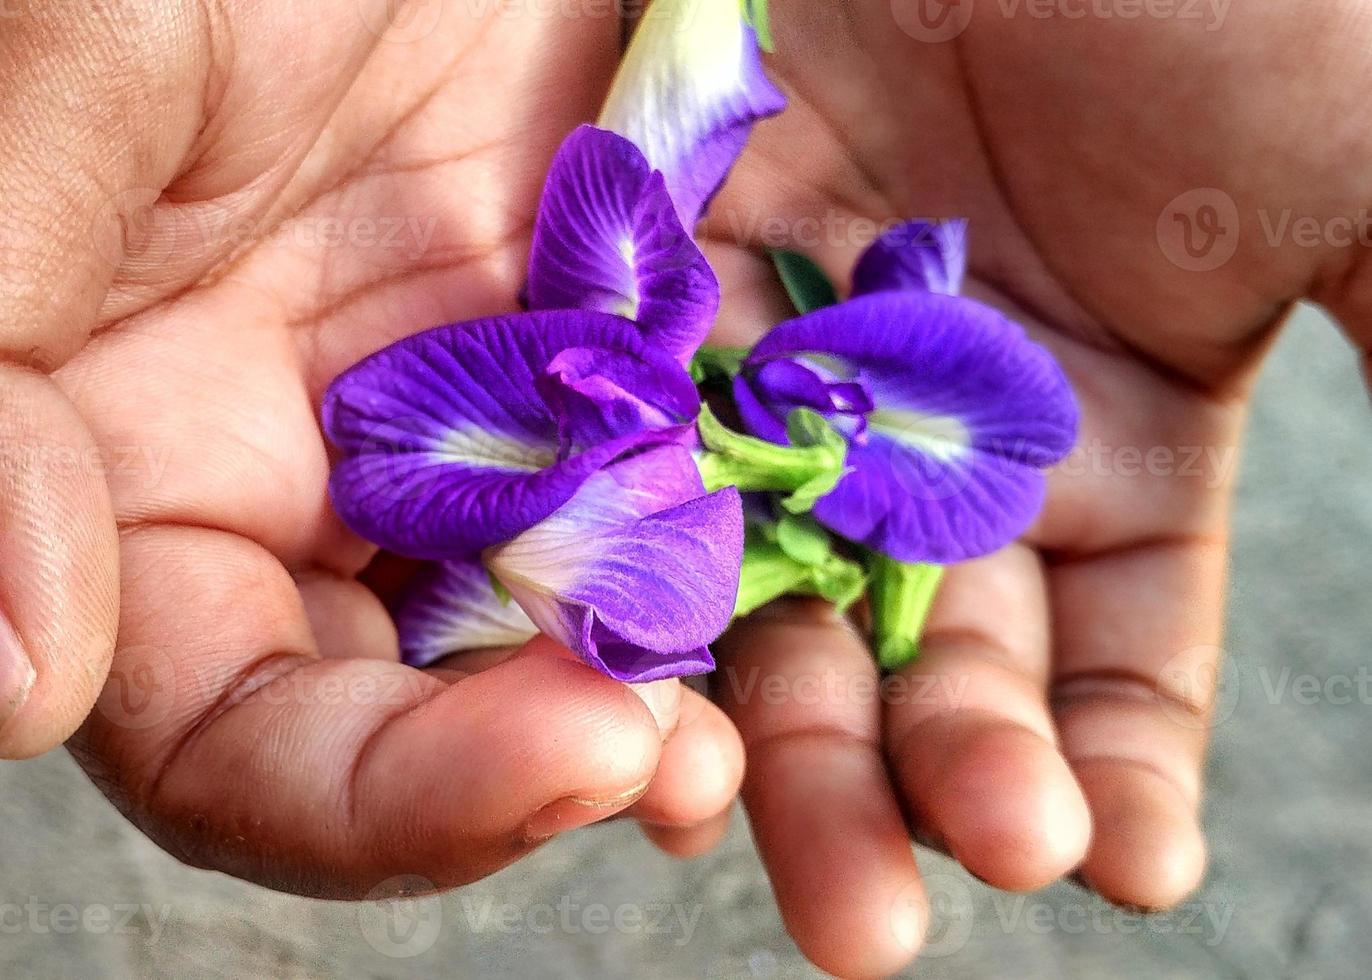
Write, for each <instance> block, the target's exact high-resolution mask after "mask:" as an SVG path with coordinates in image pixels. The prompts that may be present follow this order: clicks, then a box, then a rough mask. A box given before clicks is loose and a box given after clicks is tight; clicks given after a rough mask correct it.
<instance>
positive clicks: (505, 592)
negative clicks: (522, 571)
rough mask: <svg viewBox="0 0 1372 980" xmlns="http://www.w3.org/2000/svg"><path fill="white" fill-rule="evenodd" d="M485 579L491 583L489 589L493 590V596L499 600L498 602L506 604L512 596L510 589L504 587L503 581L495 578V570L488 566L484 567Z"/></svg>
mask: <svg viewBox="0 0 1372 980" xmlns="http://www.w3.org/2000/svg"><path fill="white" fill-rule="evenodd" d="M486 580H487V581H489V582H490V583H491V591H492V592H494V593H495V597H496V598H497V599H499V600H500V604H501V605H502V606H508V605H509V604H510V601H511V600H512V599H513V598H514V596H512V595H510V590H509V589H507V588H505V583H504V582H502V581H500V579H498V578H496V577H495V572H493V571H491V570H490V569H489V568H488V569H486Z"/></svg>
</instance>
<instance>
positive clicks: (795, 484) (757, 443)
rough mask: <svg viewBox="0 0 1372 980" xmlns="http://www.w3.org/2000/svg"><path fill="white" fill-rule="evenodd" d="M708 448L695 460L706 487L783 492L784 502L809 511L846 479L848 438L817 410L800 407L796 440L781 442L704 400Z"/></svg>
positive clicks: (793, 425)
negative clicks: (734, 423) (751, 431)
mask: <svg viewBox="0 0 1372 980" xmlns="http://www.w3.org/2000/svg"><path fill="white" fill-rule="evenodd" d="M697 428H698V429H699V431H700V441H701V442H702V443H704V444H705V449H706V451H705V452H703V453H701V454H700V456H699V457H698V458H697V460H696V465H697V466H698V467H699V468H700V477H701V479H702V480H703V481H704V483H705V489H706V490H707V491H710V492H713V491H715V490H718V489H720V488H722V487H738V489H739V490H742V491H745V492H748V491H767V492H770V493H784V494H788V496H786V497H784V498H783V499H782V501H781V506H782V507H784V508H786V510H787V511H789V512H791V513H793V514H804V513H808V512H809V511H810V510H811V509H812V508H813V507H814V505H815V501H817V500H819V498H820V497H823V496H824V495H825V494H827V493H828V492H829V491H831V490H833V489H834V487H835V486H836V485H837V484H838V481H839V480H840V479H842V477H843V473H844V463H845V461H846V460H847V458H848V442H847V440H846V439H844V438H843V436H842V435H840V434H839V433H838V432H836V431H835V430H834V428H833V426H831V425H829V423H828V422H826V421H825V419H824V417H823V416H822V415H820V414H819V413H818V412H815V411H812V410H810V409H808V408H797V409H795V410H793V411H792V412H791V415H790V417H789V418H788V421H787V433H788V435H789V437H790V438H791V440H792V443H793V445H790V446H781V445H777V444H776V443H774V442H768V441H767V440H765V439H757V438H755V437H753V436H747V435H744V434H743V433H741V432H735V431H733V430H732V429H730V428H728V427H726V426H725V425H724V424H723V423H722V422H720V421H719V419H717V418H715V416H714V413H713V412H711V411H710V408H709V406H708V405H704V406H701V409H700V418H699V420H698V421H697Z"/></svg>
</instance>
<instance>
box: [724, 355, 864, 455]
mask: <svg viewBox="0 0 1372 980" xmlns="http://www.w3.org/2000/svg"><path fill="white" fill-rule="evenodd" d="M734 396H735V400H736V401H737V403H738V407H739V414H740V415H742V416H743V419H744V421H745V423H746V424H747V425H748V427H749V430H750V431H751V432H753V434H755V435H758V436H761V437H762V438H764V439H770V440H771V441H773V442H782V443H784V442H786V418H785V414H781V415H776V414H773V411H772V407H773V406H783V405H784V406H786V413H789V412H790V410H791V409H795V408H809V409H813V410H814V411H816V412H819V413H820V414H821V415H823V416H824V417H825V418H826V419H828V420H829V421H830V423H831V424H833V426H834V427H835V428H836V429H837V430H838V431H839V432H842V433H843V434H844V435H846V436H848V437H849V438H850V439H851V438H855V437H858V436H860V435H861V434H862V432H863V431H864V430H865V429H866V427H867V421H866V417H867V413H868V412H870V411H871V410H872V409H873V408H874V407H875V406H874V405H873V402H872V395H871V392H869V391H868V390H867V386H866V385H865V384H864V383H863V382H862V381H861V380H859V379H855V378H840V377H836V376H835V375H834V374H833V373H832V372H830V371H827V370H825V368H824V366H823V365H822V364H816V363H808V362H806V363H802V360H800V359H796V360H793V359H791V358H777V359H775V360H770V361H765V362H762V363H761V364H760V365H759V366H758V367H757V368H756V370H752V371H746V372H744V373H741V374H739V376H738V377H737V378H735V379H734Z"/></svg>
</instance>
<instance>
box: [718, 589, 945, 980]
mask: <svg viewBox="0 0 1372 980" xmlns="http://www.w3.org/2000/svg"><path fill="white" fill-rule="evenodd" d="M718 647H719V651H720V654H721V665H722V666H721V669H720V670H719V671H718V672H717V673H716V675H715V694H716V697H717V698H718V699H719V701H720V703H721V705H722V706H723V707H724V709H725V711H726V713H728V715H729V716H730V718H732V719H733V721H734V724H736V725H737V726H738V729H739V732H740V733H741V735H742V736H743V744H744V747H745V750H746V752H747V754H748V769H747V772H746V774H745V776H744V780H743V802H744V805H745V806H746V808H747V810H748V816H749V819H750V821H751V823H752V828H753V836H754V838H755V839H756V841H757V846H758V851H759V853H760V854H761V855H762V860H763V862H764V864H766V866H767V873H768V875H769V876H770V877H771V880H772V888H773V890H774V891H775V892H776V897H777V903H778V905H779V906H780V908H781V914H782V918H783V920H784V921H785V923H786V927H787V929H788V931H789V932H790V933H791V935H792V936H793V937H794V938H795V941H796V943H797V944H798V945H799V946H800V948H801V949H802V950H803V951H804V952H805V954H806V955H807V956H808V957H809V958H810V959H811V960H813V961H814V962H815V963H816V964H817V965H819V966H820V967H821V968H823V969H825V970H827V971H829V972H830V973H834V974H837V975H839V976H884V975H886V974H889V973H892V972H894V971H895V970H897V969H899V968H900V967H901V966H902V965H903V964H905V963H906V962H908V961H909V959H910V958H911V957H912V956H913V954H914V952H915V950H916V948H917V947H918V946H919V944H920V942H921V939H922V937H923V934H924V928H925V923H926V922H927V918H928V914H927V913H928V910H927V903H926V902H925V899H924V894H923V891H922V889H921V886H920V879H919V872H918V870H917V869H916V867H915V861H914V854H913V849H912V848H911V845H910V840H909V836H908V834H907V832H906V827H905V821H904V818H903V816H902V814H901V809H900V804H899V803H898V802H897V800H896V797H895V793H894V791H893V789H892V787H891V785H890V783H889V782H888V779H887V773H886V765H885V762H884V760H883V758H882V753H881V744H880V720H881V718H880V710H879V698H878V694H877V682H878V678H877V673H876V668H875V665H874V663H873V660H872V657H871V655H870V653H868V651H867V650H866V648H865V645H864V644H863V643H862V642H861V641H860V640H859V638H858V637H857V636H856V635H855V634H854V632H853V631H852V629H851V628H850V627H849V626H848V624H847V623H846V621H844V620H843V619H842V617H839V616H837V615H836V614H835V613H834V612H833V610H832V609H831V608H829V607H828V606H825V605H823V604H820V603H809V602H795V603H777V604H773V606H771V607H768V609H767V610H764V611H763V612H762V613H760V614H758V615H755V616H753V617H751V618H750V619H748V620H746V621H744V622H743V623H742V624H740V625H739V626H737V627H735V628H734V629H733V630H731V631H730V632H729V633H727V634H726V635H725V637H724V638H723V639H722V640H720V642H719V644H718Z"/></svg>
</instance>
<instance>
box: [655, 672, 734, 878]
mask: <svg viewBox="0 0 1372 980" xmlns="http://www.w3.org/2000/svg"><path fill="white" fill-rule="evenodd" d="M678 688H679V689H680V690H682V691H683V692H684V693H683V694H682V696H681V707H680V710H679V721H678V723H677V726H676V731H675V732H674V733H673V734H672V736H671V738H670V739H669V740H668V741H667V744H666V745H664V746H663V749H662V761H661V763H660V764H659V765H658V771H657V775H656V776H655V777H654V778H653V783H652V785H651V786H649V787H648V792H646V793H645V794H644V795H643V799H641V800H639V801H638V802H637V803H635V804H634V807H633V810H632V811H631V815H632V816H633V817H635V818H636V819H638V820H639V822H640V823H642V824H643V825H644V830H645V832H647V833H648V836H649V839H651V840H653V841H654V842H655V843H658V844H659V846H661V847H663V849H664V850H666V851H667V852H668V853H671V854H677V855H678V856H689V855H693V854H695V853H699V851H698V850H696V848H704V849H708V847H710V846H713V844H714V843H715V842H716V841H717V838H714V839H712V835H714V834H715V833H716V832H720V833H722V831H723V827H724V825H725V824H727V820H726V821H725V822H724V823H721V822H720V820H719V819H718V818H719V817H720V816H721V815H723V814H726V813H727V811H728V809H729V807H730V805H731V804H732V803H733V801H734V798H735V797H737V796H738V790H739V785H740V784H741V783H742V781H743V742H742V740H741V739H740V738H739V734H738V730H737V729H735V728H734V725H733V723H732V722H731V721H729V719H728V718H727V717H726V716H725V715H724V713H723V712H722V711H720V710H719V708H717V707H716V706H715V705H713V704H711V703H710V702H709V701H708V700H707V699H706V698H705V697H703V696H702V695H700V694H698V693H696V692H695V691H692V690H690V689H689V688H684V687H682V686H681V685H678ZM674 831H678V833H674Z"/></svg>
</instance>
